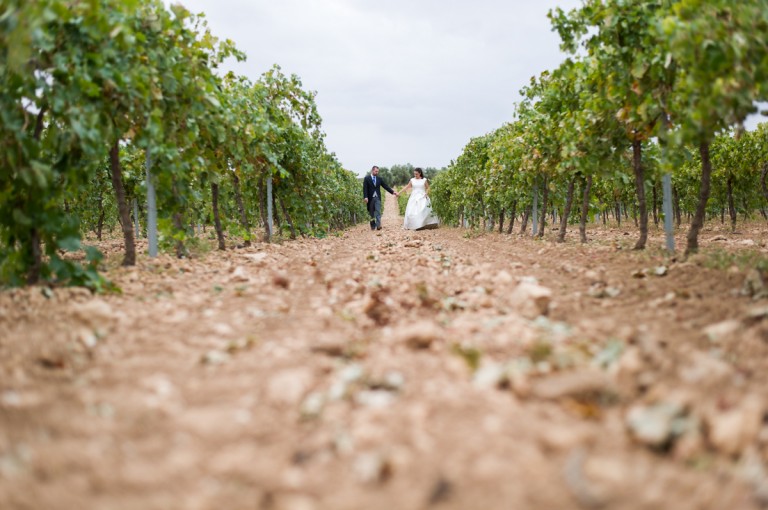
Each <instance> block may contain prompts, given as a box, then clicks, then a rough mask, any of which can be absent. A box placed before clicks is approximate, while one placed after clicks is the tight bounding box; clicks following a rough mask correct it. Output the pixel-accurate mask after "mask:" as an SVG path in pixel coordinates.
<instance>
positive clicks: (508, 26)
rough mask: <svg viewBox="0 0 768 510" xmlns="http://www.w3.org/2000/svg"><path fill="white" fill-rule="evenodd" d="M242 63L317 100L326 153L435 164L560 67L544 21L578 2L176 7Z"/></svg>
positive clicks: (190, 3)
mask: <svg viewBox="0 0 768 510" xmlns="http://www.w3.org/2000/svg"><path fill="white" fill-rule="evenodd" d="M180 3H181V4H182V5H184V6H185V7H187V8H188V9H190V10H191V11H193V12H195V13H200V12H204V13H205V15H206V18H207V19H208V22H209V26H210V28H211V31H212V32H213V34H214V35H216V36H218V37H220V38H229V39H232V40H233V41H235V43H236V45H237V46H238V48H239V49H240V50H242V51H244V52H245V53H247V55H248V60H247V61H246V62H244V63H242V64H237V65H230V66H229V68H231V69H234V70H235V71H236V72H237V73H238V74H241V75H245V76H247V77H249V78H250V79H251V80H254V81H255V80H256V79H258V77H259V75H260V74H261V73H263V72H264V71H266V70H267V69H269V68H270V67H271V66H272V64H275V63H277V64H279V65H280V66H281V67H282V69H283V71H284V72H285V73H286V74H293V73H295V74H297V75H299V76H300V77H301V79H302V82H303V84H304V87H305V88H306V89H309V90H314V91H316V92H317V105H318V109H319V111H320V115H321V116H322V118H323V131H325V133H326V134H327V137H326V144H327V146H328V149H329V150H330V151H332V152H335V153H336V156H337V157H338V159H339V161H340V162H341V163H342V165H343V166H344V167H345V168H347V169H349V170H352V171H354V172H356V173H358V174H360V175H362V174H364V173H365V172H367V171H368V170H370V167H371V166H372V165H373V164H377V165H379V166H392V165H395V164H404V163H411V164H413V165H415V166H422V167H428V166H433V167H438V168H440V167H443V166H446V165H447V164H448V163H449V162H450V161H451V160H452V159H456V158H457V157H458V156H459V154H460V153H461V150H462V148H463V147H464V145H465V144H466V143H467V142H468V141H469V139H470V138H471V137H473V136H478V135H482V134H485V133H487V132H489V131H492V130H494V129H496V128H498V127H499V126H501V125H502V124H503V123H504V122H505V121H508V120H511V117H512V111H513V107H514V104H515V103H516V102H517V100H518V98H519V95H518V92H519V90H520V88H521V87H523V86H524V85H526V84H527V83H528V82H529V80H530V78H531V77H532V76H534V75H537V74H538V73H540V72H541V71H544V70H546V69H552V68H554V67H556V66H557V65H558V64H559V63H560V62H561V61H562V60H563V58H564V55H563V54H562V53H560V50H559V38H558V37H557V34H555V33H553V32H552V31H551V29H550V25H549V20H548V19H547V16H546V15H547V12H548V11H549V10H550V9H551V8H553V7H555V6H560V7H562V8H563V9H570V8H573V7H576V6H577V5H580V3H581V2H580V0H535V1H534V0H475V1H472V2H470V1H468V0H387V1H381V2H375V1H371V0H315V1H313V0H215V1H214V0H180Z"/></svg>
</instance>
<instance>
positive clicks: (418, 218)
mask: <svg viewBox="0 0 768 510" xmlns="http://www.w3.org/2000/svg"><path fill="white" fill-rule="evenodd" d="M426 186H427V180H426V179H415V178H413V179H411V196H410V197H409V198H408V205H407V206H406V208H405V220H404V221H403V227H404V228H407V229H408V230H419V229H422V228H436V227H437V223H438V221H437V216H435V215H434V213H433V212H432V205H431V204H430V202H429V197H428V196H427V191H426Z"/></svg>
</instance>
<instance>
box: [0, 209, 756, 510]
mask: <svg viewBox="0 0 768 510" xmlns="http://www.w3.org/2000/svg"><path fill="white" fill-rule="evenodd" d="M395 214H396V213H395V204H394V202H390V203H389V204H388V207H387V215H386V217H385V222H384V227H385V228H384V230H381V231H378V232H371V231H370V230H369V229H368V226H367V225H362V226H359V227H355V228H352V229H349V230H347V231H345V232H343V233H340V234H339V235H336V236H330V237H328V238H326V239H303V240H297V241H286V242H284V243H280V244H271V245H270V244H257V245H255V246H253V247H251V248H243V249H233V250H229V251H226V252H224V253H221V252H209V253H207V254H204V255H201V256H200V257H198V258H192V259H187V260H177V259H174V258H171V257H169V256H161V257H159V258H157V259H149V258H147V257H145V256H142V257H140V258H139V263H138V265H137V266H136V267H133V268H122V267H115V266H116V264H114V263H112V264H111V269H108V270H107V271H106V275H107V277H108V278H110V279H111V280H112V281H114V282H115V283H116V284H117V285H119V287H120V288H121V289H122V293H121V294H105V295H91V294H90V292H88V291H86V290H83V289H72V288H53V289H48V288H41V287H31V288H24V289H13V290H7V291H3V292H2V293H0V508H3V509H35V510H38V509H115V510H117V509H142V510H145V509H146V510H151V509H200V510H204V509H220V508H227V509H229V508H231V509H240V508H248V509H275V510H278V509H279V510H312V509H333V510H344V509H349V510H352V509H382V510H383V509H403V510H406V509H431V508H435V509H443V508H444V509H449V508H453V509H470V508H478V509H480V508H482V509H496V508H499V509H500V508H509V509H525V508H530V509H566V508H586V509H590V508H611V509H660V508H674V509H699V508H707V509H722V508H734V509H735V508H741V509H752V508H755V509H756V508H761V507H764V506H765V505H766V504H768V475H766V468H765V465H766V461H768V424H766V411H768V385H767V384H766V383H768V370H767V369H768V344H766V340H768V320H766V317H768V301H766V297H768V287H765V286H764V279H763V276H764V274H763V273H762V272H761V271H759V270H757V269H755V266H756V265H758V266H759V264H758V262H759V261H760V260H764V259H765V252H766V248H765V246H766V241H768V229H766V226H765V224H762V223H757V222H755V223H749V224H747V225H745V226H742V227H741V229H740V233H736V234H731V233H728V232H727V229H725V228H724V227H721V225H720V224H719V223H716V224H708V225H707V228H706V229H705V230H704V232H703V233H702V245H703V250H702V253H701V254H698V255H696V256H694V257H691V258H689V259H688V260H687V261H683V260H682V258H680V259H678V260H675V259H670V258H669V257H667V256H665V254H664V252H663V250H662V248H661V246H662V243H663V238H662V235H661V232H660V231H659V230H658V229H654V228H652V229H651V230H652V231H651V238H650V242H649V247H648V249H647V250H646V251H643V252H636V251H632V250H631V247H632V243H633V242H634V237H635V236H636V233H635V230H634V228H632V227H627V228H617V227H615V226H614V227H613V228H608V227H602V226H594V227H593V228H592V230H591V231H590V237H591V240H590V242H589V243H588V244H586V245H581V244H580V243H579V242H578V233H577V232H574V231H571V232H570V233H569V238H568V240H567V242H566V243H564V244H557V243H555V242H553V239H554V232H550V234H551V236H550V235H548V236H547V238H546V239H544V240H533V239H530V238H529V237H521V236H519V235H512V236H508V235H502V234H497V233H478V232H473V231H468V230H461V229H453V228H440V229H438V230H429V231H420V232H412V231H404V230H402V229H401V228H400V220H399V219H398V218H397V217H396V216H395ZM684 235H685V232H684V231H683V230H681V231H680V232H679V235H678V245H681V244H682V242H683V240H684ZM550 237H551V238H550ZM102 247H103V248H104V249H105V251H106V252H107V253H108V254H111V256H110V257H109V260H112V261H116V260H118V255H117V254H118V253H119V251H120V249H121V245H120V243H119V242H113V243H111V244H110V243H103V244H102ZM142 248H144V246H142Z"/></svg>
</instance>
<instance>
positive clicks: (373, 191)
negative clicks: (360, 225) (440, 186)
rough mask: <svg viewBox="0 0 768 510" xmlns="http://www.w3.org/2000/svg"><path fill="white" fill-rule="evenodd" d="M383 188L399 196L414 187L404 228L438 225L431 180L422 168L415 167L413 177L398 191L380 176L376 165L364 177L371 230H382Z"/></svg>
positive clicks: (365, 198)
mask: <svg viewBox="0 0 768 510" xmlns="http://www.w3.org/2000/svg"><path fill="white" fill-rule="evenodd" d="M381 188H384V189H385V190H386V191H388V192H390V193H391V194H393V195H395V196H399V195H400V193H402V192H404V191H406V190H408V189H409V188H410V189H412V191H411V196H410V197H409V198H408V206H407V207H406V208H405V220H404V221H403V228H406V229H408V230H421V229H425V228H436V227H437V224H438V220H437V217H436V216H435V215H434V214H433V213H432V205H431V204H430V201H429V182H427V179H426V178H425V177H424V171H423V170H422V169H421V168H414V170H413V178H412V179H411V180H410V181H409V182H408V184H406V185H405V186H404V187H403V188H402V189H401V190H400V191H397V192H396V191H393V190H392V188H390V187H389V186H387V183H386V182H384V180H383V179H382V178H381V177H379V167H377V166H374V167H373V168H371V173H370V174H369V175H366V176H365V179H363V200H365V203H366V204H367V205H368V214H370V215H371V230H381Z"/></svg>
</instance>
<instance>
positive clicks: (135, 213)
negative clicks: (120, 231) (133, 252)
mask: <svg viewBox="0 0 768 510" xmlns="http://www.w3.org/2000/svg"><path fill="white" fill-rule="evenodd" d="M133 227H134V229H135V230H136V239H138V238H139V237H141V225H139V200H138V199H137V198H136V197H133Z"/></svg>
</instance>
